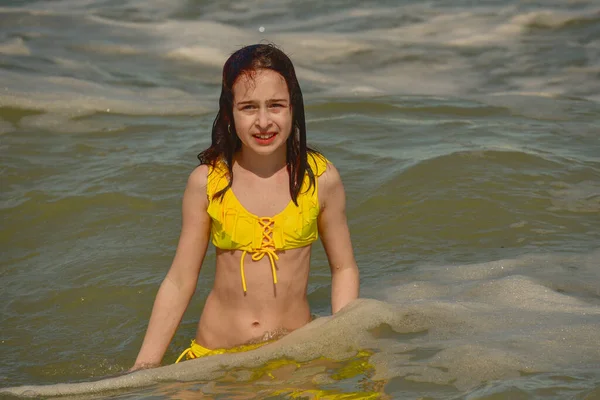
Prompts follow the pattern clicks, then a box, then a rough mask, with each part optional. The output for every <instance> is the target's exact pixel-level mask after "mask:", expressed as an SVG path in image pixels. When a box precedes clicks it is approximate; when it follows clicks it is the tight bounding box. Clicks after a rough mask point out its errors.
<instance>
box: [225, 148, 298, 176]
mask: <svg viewBox="0 0 600 400" xmlns="http://www.w3.org/2000/svg"><path fill="white" fill-rule="evenodd" d="M236 161H237V163H238V164H239V165H240V166H241V167H242V168H244V169H245V170H248V171H250V172H252V173H254V174H255V175H257V176H259V177H261V178H268V177H270V176H273V175H275V174H276V173H277V172H279V171H281V170H282V169H284V168H285V167H286V166H287V156H286V148H285V146H283V147H281V148H280V149H278V150H277V151H276V152H275V153H273V154H269V155H261V154H257V153H254V152H252V151H250V150H248V149H245V148H244V147H243V146H242V149H241V150H240V151H239V153H238V154H237V156H236Z"/></svg>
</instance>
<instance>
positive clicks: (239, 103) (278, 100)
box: [236, 99, 288, 105]
mask: <svg viewBox="0 0 600 400" xmlns="http://www.w3.org/2000/svg"><path fill="white" fill-rule="evenodd" d="M287 102H288V100H287V99H269V100H267V103H287ZM254 103H256V101H254V100H246V101H240V102H238V103H236V104H238V105H245V104H254Z"/></svg>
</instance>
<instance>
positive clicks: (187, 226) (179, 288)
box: [130, 165, 210, 371]
mask: <svg viewBox="0 0 600 400" xmlns="http://www.w3.org/2000/svg"><path fill="white" fill-rule="evenodd" d="M207 175H208V167H207V166H206V165H201V166H199V167H197V168H196V169H195V170H194V171H193V172H192V173H191V174H190V177H189V179H188V182H187V186H186V188H185V193H184V195H183V206H182V227H181V235H180V237H179V244H178V245H177V251H176V253H175V258H174V259H173V263H172V264H171V268H170V269H169V272H168V273H167V276H166V277H165V279H164V280H163V282H162V284H161V285H160V288H159V290H158V294H157V295H156V299H155V301H154V307H153V308H152V314H151V316H150V322H149V323H148V329H147V330H146V336H145V337H144V341H143V343H142V347H141V349H140V352H139V354H138V356H137V359H136V361H135V364H134V366H133V367H132V368H131V369H130V371H134V370H137V369H141V368H149V367H155V366H158V365H160V363H161V361H162V358H163V356H164V354H165V352H166V350H167V347H168V346H169V343H170V342H171V340H172V339H173V335H174V334H175V331H176V329H177V327H178V326H179V323H180V322H181V318H182V317H183V313H184V312H185V310H186V308H187V306H188V305H189V303H190V300H191V298H192V295H193V294H194V291H195V290H196V283H197V282H198V275H199V274H200V268H201V266H202V261H203V260H204V255H205V254H206V248H207V247H208V241H209V235H210V217H209V215H208V213H207V208H208V197H207V194H206V182H207Z"/></svg>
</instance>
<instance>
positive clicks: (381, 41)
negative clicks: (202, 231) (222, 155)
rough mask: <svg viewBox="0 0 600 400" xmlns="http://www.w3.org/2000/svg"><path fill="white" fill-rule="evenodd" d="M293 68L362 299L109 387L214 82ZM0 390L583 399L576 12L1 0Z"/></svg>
mask: <svg viewBox="0 0 600 400" xmlns="http://www.w3.org/2000/svg"><path fill="white" fill-rule="evenodd" d="M254 43H272V44H275V45H277V46H278V47H279V48H281V49H282V50H283V51H284V52H286V53H287V54H288V55H289V56H290V58H291V59H292V61H293V63H294V65H295V67H296V72H297V75H298V79H299V81H300V84H301V88H302V90H303V94H304V100H305V109H306V118H307V119H306V122H307V130H308V142H309V144H310V145H311V146H313V147H314V148H316V149H318V150H320V151H321V152H323V153H324V154H325V156H326V157H327V158H328V159H329V160H330V161H331V162H332V163H333V164H334V165H335V166H336V167H337V168H338V170H339V171H340V174H341V176H342V180H343V182H344V186H345V190H346V196H347V209H346V214H347V217H348V224H349V227H350V231H351V235H352V242H353V248H354V253H355V256H356V259H357V262H358V265H359V268H360V276H361V293H360V299H359V300H357V301H356V302H354V303H352V304H350V305H349V306H348V307H347V308H345V309H344V310H342V311H341V312H340V313H338V314H336V315H335V316H332V315H331V299H330V293H331V274H330V271H329V266H328V262H327V257H326V255H325V252H324V250H323V248H322V245H321V244H320V243H319V242H317V243H315V245H314V246H313V257H312V264H311V275H310V279H309V285H308V301H309V303H310V305H311V310H312V312H313V314H314V315H315V319H314V321H313V322H311V323H310V324H308V325H307V326H305V327H303V328H301V329H299V330H297V331H295V332H292V333H291V334H289V335H287V336H285V337H284V338H282V339H281V340H280V341H278V342H275V343H273V344H270V345H267V346H264V347H262V348H260V349H258V350H254V351H251V352H248V353H242V354H236V355H231V354H230V355H219V356H213V357H211V358H207V359H200V360H192V361H186V362H184V363H180V364H176V365H174V364H173V362H174V360H175V359H176V358H177V356H178V355H179V353H181V351H183V350H184V349H185V348H186V347H187V346H188V344H189V340H190V339H191V338H193V337H194V335H195V329H196V323H197V321H198V318H199V315H200V313H201V311H202V308H203V305H204V302H205V299H206V296H207V294H208V293H209V291H210V290H211V286H212V283H213V277H214V268H215V267H214V265H215V252H214V249H213V248H212V246H211V247H210V249H209V252H208V254H207V256H206V258H205V260H204V264H203V267H202V271H201V274H200V278H199V281H198V285H197V290H196V293H195V295H194V297H193V299H192V302H191V304H190V306H189V307H188V309H187V311H186V313H185V315H184V318H183V321H182V323H181V325H180V327H179V329H178V330H177V332H176V334H175V337H174V338H173V341H172V342H171V344H170V346H169V348H168V350H167V353H166V355H165V358H164V361H163V365H164V366H163V367H160V368H156V369H152V370H144V371H139V372H136V373H132V374H127V373H126V372H127V370H128V369H129V368H130V367H131V366H132V365H133V363H134V360H135V357H136V355H137V352H138V350H139V348H140V345H141V342H142V339H143V336H144V332H145V329H146V326H147V323H148V318H149V315H150V311H151V308H152V304H153V300H154V297H155V295H156V292H157V289H158V286H159V284H160V282H161V281H162V279H163V278H164V276H165V274H166V272H167V270H168V268H169V266H170V263H171V261H172V259H173V256H174V251H175V247H176V245H177V240H178V236H179V232H180V228H181V199H182V194H183V190H184V188H185V185H186V181H187V178H188V176H189V174H190V172H191V171H192V170H193V169H194V168H195V167H196V166H197V165H198V159H197V154H198V153H199V152H201V151H202V150H204V149H205V148H207V147H208V146H209V145H210V132H211V126H212V123H213V120H214V118H215V115H216V112H217V109H218V97H219V93H220V84H221V68H222V66H223V63H224V61H225V60H226V59H227V57H228V56H229V55H230V54H231V53H233V52H234V51H235V50H237V49H239V48H241V47H243V46H245V45H249V44H254ZM0 155H1V157H0V180H1V181H0V184H1V192H0V217H1V220H2V224H1V227H0V249H1V257H0V279H1V280H0V282H1V284H0V285H1V286H0V288H1V290H0V397H2V398H21V397H34V398H51V397H52V398H53V397H55V396H59V397H60V396H69V398H71V399H74V398H110V399H197V398H202V399H300V398H302V399H304V398H307V399H376V398H377V399H407V400H411V399H414V400H417V399H419V400H438V399H439V400H442V399H443V400H458V399H468V400H476V399H477V400H501V399H516V400H525V399H556V400H564V399H577V400H595V399H600V4H599V3H598V2H596V1H594V0H502V1H500V0H487V1H483V0H480V1H468V0H455V1H452V2H450V1H442V0H426V1H416V0H393V1H392V0H373V1H357V0H346V1H340V0H330V1H320V0H319V1H317V0H295V1H290V0H276V1H275V0H247V1H230V0H220V1H216V0H214V1H204V0H168V1H167V0H2V1H0Z"/></svg>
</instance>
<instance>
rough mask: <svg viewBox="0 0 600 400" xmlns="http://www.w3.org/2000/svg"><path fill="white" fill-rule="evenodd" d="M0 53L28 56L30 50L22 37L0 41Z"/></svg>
mask: <svg viewBox="0 0 600 400" xmlns="http://www.w3.org/2000/svg"><path fill="white" fill-rule="evenodd" d="M0 54H4V55H9V56H29V55H31V51H30V50H29V47H27V46H26V45H25V43H24V42H23V39H21V38H14V39H11V40H8V41H6V42H4V43H0Z"/></svg>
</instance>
